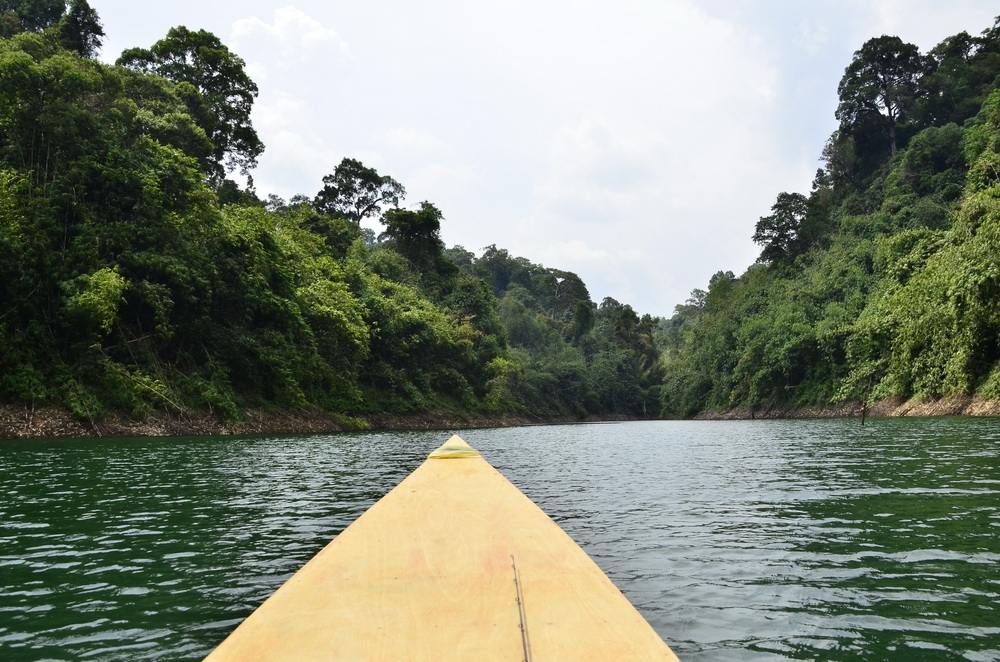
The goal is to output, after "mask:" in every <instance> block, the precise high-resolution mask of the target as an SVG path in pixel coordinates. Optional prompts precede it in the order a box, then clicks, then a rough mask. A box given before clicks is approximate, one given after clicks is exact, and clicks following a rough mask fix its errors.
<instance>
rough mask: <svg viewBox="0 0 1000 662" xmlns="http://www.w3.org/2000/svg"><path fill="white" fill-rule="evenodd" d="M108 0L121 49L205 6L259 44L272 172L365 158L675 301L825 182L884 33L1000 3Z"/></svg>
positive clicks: (501, 229)
mask: <svg viewBox="0 0 1000 662" xmlns="http://www.w3.org/2000/svg"><path fill="white" fill-rule="evenodd" d="M91 2H92V4H93V5H94V7H95V8H96V9H97V10H98V12H99V13H100V15H101V18H102V20H103V22H104V26H105V31H106V32H107V34H108V36H107V39H106V41H105V46H104V50H103V57H104V59H106V60H112V61H113V60H114V59H115V58H116V57H117V55H118V54H119V53H120V52H121V51H122V49H124V48H127V47H130V46H148V45H150V44H152V43H153V42H154V41H156V40H157V39H159V38H160V37H162V36H163V35H164V34H165V33H166V31H167V29H168V28H169V27H170V26H173V25H180V24H183V25H187V26H188V27H190V28H206V29H208V30H211V31H213V32H215V33H216V34H218V35H219V36H220V37H221V38H222V39H223V40H224V41H225V42H226V43H227V44H228V45H229V46H230V48H232V49H233V50H235V51H236V52H237V53H239V54H240V55H241V56H242V57H243V58H244V59H245V60H246V61H247V64H248V69H249V71H250V74H251V76H252V77H253V78H254V80H255V81H256V82H257V84H258V86H259V87H260V97H259V98H258V100H257V103H256V105H255V107H254V114H253V120H254V124H255V126H256V127H257V131H258V133H259V134H260V136H261V138H262V139H263V141H264V143H265V145H266V146H267V150H266V151H265V153H264V155H263V157H262V158H261V160H260V167H259V168H258V169H257V171H256V172H255V173H254V180H255V182H256V185H257V190H258V193H260V194H262V195H266V194H268V193H277V194H278V195H281V196H283V197H288V196H291V195H293V194H295V193H305V194H308V195H310V196H312V195H313V194H315V192H316V191H317V190H319V188H320V186H321V182H320V180H321V178H322V176H323V175H324V174H326V173H328V172H330V171H331V170H332V169H333V167H334V165H336V163H338V162H339V161H340V159H341V158H343V157H344V156H353V157H356V158H360V159H361V160H362V161H364V162H365V163H367V164H369V165H372V166H374V167H376V168H377V169H378V170H380V171H381V172H383V173H385V174H389V175H392V176H393V177H395V178H396V179H398V180H399V181H401V182H402V183H403V184H404V185H405V186H406V188H407V190H408V192H409V196H408V203H409V204H416V203H418V202H419V201H421V200H430V201H432V202H434V203H435V204H437V205H438V206H439V207H440V208H441V209H442V210H443V212H444V215H445V222H444V225H443V236H444V239H445V241H446V242H447V243H448V244H449V245H451V244H462V245H464V246H466V247H467V248H469V249H471V250H475V251H476V252H477V253H478V252H479V250H480V249H481V248H482V247H483V246H485V245H487V244H491V243H496V244H497V245H498V246H501V247H505V248H508V249H509V250H511V252H513V253H515V254H517V255H523V256H525V257H528V258H529V259H531V260H533V261H536V262H541V263H543V264H545V265H547V266H553V267H559V268H563V269H568V270H572V271H576V272H577V273H579V274H580V276H581V277H582V278H583V279H584V281H585V282H586V283H587V285H588V286H589V287H590V290H591V295H592V296H593V297H594V298H595V299H596V300H598V301H599V300H600V299H601V298H603V297H604V296H613V297H615V298H617V299H619V300H621V301H623V302H627V303H631V304H633V306H635V307H636V308H637V309H638V310H640V311H642V312H650V313H654V314H661V315H662V314H669V313H670V312H671V311H672V309H673V306H674V305H675V304H677V303H679V302H681V301H683V300H684V299H685V298H686V297H687V294H688V293H689V292H690V290H691V289H693V288H695V287H704V285H705V284H706V282H707V281H708V278H709V277H710V276H711V274H712V273H714V272H715V271H717V270H719V269H731V270H733V271H735V272H737V273H739V272H741V271H743V269H745V268H746V267H747V266H748V265H749V264H750V263H751V262H752V261H753V260H754V258H755V257H756V255H757V252H758V251H757V248H756V246H754V245H753V243H752V242H751V241H750V235H751V234H752V232H753V226H754V223H755V222H756V220H757V218H758V217H759V216H761V215H762V214H765V213H766V212H767V211H768V209H769V207H770V205H771V204H772V202H773V201H774V198H775V196H776V195H777V193H778V192H780V191H800V192H803V193H805V192H808V189H809V184H810V182H811V180H812V176H813V174H814V173H815V171H816V168H817V167H818V166H819V162H818V157H819V154H820V150H821V149H822V146H823V143H824V141H825V140H826V138H827V136H828V135H829V134H830V132H831V131H832V130H833V128H834V124H835V123H834V119H833V110H834V107H835V105H836V87H837V82H838V81H839V79H840V76H841V74H842V73H843V70H844V67H845V66H846V65H847V63H848V62H849V60H850V57H851V53H852V52H853V51H854V50H856V49H857V48H858V47H859V46H860V45H861V44H862V43H863V42H864V41H865V40H866V39H867V38H869V37H872V36H877V35H880V34H896V35H899V36H900V37H902V38H903V39H904V40H907V41H911V42H913V43H916V44H917V45H919V46H920V47H921V49H925V50H926V49H927V48H930V47H932V46H933V45H935V44H936V43H938V42H939V41H940V40H941V38H943V37H945V36H948V35H951V34H954V33H955V32H959V31H961V30H966V31H969V32H972V33H979V32H981V31H982V30H983V29H985V28H986V27H988V26H989V25H992V23H993V15H994V14H995V13H998V10H997V5H996V3H995V2H993V1H973V0H969V1H964V2H963V1H957V0H950V1H949V2H940V1H937V0H886V1H882V2H862V1H847V0H838V1H829V2H819V1H816V2H800V1H797V0H795V1H787V2H781V1H777V0H771V1H768V0H758V1H749V0H744V1H739V0H728V1H723V0H718V1H708V2H688V1H683V0H660V1H653V0H648V1H638V0H635V1H633V0H618V1H617V2H608V1H607V0H604V1H603V2H599V3H597V2H587V1H580V0H572V1H566V2H544V1H542V0H535V1H533V2H522V1H520V0H513V1H511V0H506V1H504V2H489V3H487V2H480V3H472V2H458V1H454V2H449V1H428V0H421V1H420V2H412V1H399V2H375V1H371V2H357V1H355V2H321V1H319V0H297V1H294V2H291V3H284V2H277V3H276V2H265V1H263V0H242V1H239V2H229V1H208V2H206V1H205V0H201V1H197V2H196V1H194V0H171V1H170V2H161V3H136V2H135V1H134V0H91ZM139 7H141V11H138V8H139Z"/></svg>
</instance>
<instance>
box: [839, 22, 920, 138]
mask: <svg viewBox="0 0 1000 662" xmlns="http://www.w3.org/2000/svg"><path fill="white" fill-rule="evenodd" d="M926 67H927V65H926V60H925V59H924V58H923V57H922V56H921V55H920V51H919V49H917V47H916V46H914V45H913V44H907V43H905V42H903V40H902V39H900V38H899V37H889V36H884V35H883V36H881V37H875V38H873V39H869V40H868V41H866V42H865V44H864V45H863V46H862V47H861V49H860V50H858V51H856V52H855V53H854V59H853V60H852V61H851V63H850V64H849V65H848V66H847V70H846V71H845V72H844V76H843V78H841V79H840V85H839V86H838V87H837V94H838V95H839V97H840V104H839V105H838V106H837V113H836V116H837V119H838V120H840V123H841V126H854V125H857V124H859V123H860V122H861V121H862V119H863V118H864V117H865V116H867V115H877V116H880V117H882V118H883V119H884V121H885V126H886V128H887V131H888V138H889V151H890V153H891V154H895V153H896V148H897V145H896V142H897V141H896V130H897V127H898V126H899V125H900V124H902V123H903V122H906V121H907V120H908V119H909V117H910V113H911V112H912V110H913V108H914V106H915V103H916V99H917V94H918V91H919V79H920V75H921V74H922V73H923V72H924V71H925V70H926Z"/></svg>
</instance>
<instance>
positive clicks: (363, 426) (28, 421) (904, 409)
mask: <svg viewBox="0 0 1000 662" xmlns="http://www.w3.org/2000/svg"><path fill="white" fill-rule="evenodd" d="M861 410H862V408H861V403H858V402H852V403H845V404H839V405H827V406H814V407H772V408H768V409H757V410H751V409H750V408H748V407H736V408H733V409H729V410H726V411H708V412H702V413H700V414H698V415H696V416H695V417H694V418H695V419H696V420H716V421H723V420H753V419H778V418H848V417H854V418H856V417H859V416H861ZM866 416H871V417H882V416H885V417H892V416H1000V400H987V399H985V398H979V397H975V396H948V397H944V398H938V399H933V400H918V399H910V400H907V399H905V398H887V399H885V400H880V401H878V402H876V403H874V404H872V405H870V406H869V407H868V410H867V412H866ZM627 420H635V419H632V418H629V417H627V416H613V417H588V418H575V417H532V416H514V415H475V414H472V415H460V414H454V413H425V414H410V415H384V416H371V417H367V418H351V417H346V416H338V415H335V414H331V413H329V412H325V411H322V410H319V409H316V410H298V411H289V410H262V409H250V410H247V411H246V412H244V416H243V418H242V420H239V421H223V420H220V419H218V418H217V417H216V416H214V415H212V414H211V413H209V412H187V413H184V414H164V413H155V414H150V415H148V416H145V417H143V418H138V419H137V418H129V417H125V416H116V415H112V416H107V417H104V418H102V419H100V420H98V421H93V422H91V421H81V420H79V419H78V418H75V417H74V416H72V415H71V414H70V413H69V411H67V410H66V409H64V408H62V407H54V406H48V405H47V406H43V407H36V408H32V407H30V406H27V405H12V404H0V439H10V438H15V439H18V438H20V439H23V438H46V437H176V436H208V435H266V434H320V433H324V432H348V431H357V430H454V429H462V428H499V427H516V426H521V425H552V424H565V423H595V422H600V421H627Z"/></svg>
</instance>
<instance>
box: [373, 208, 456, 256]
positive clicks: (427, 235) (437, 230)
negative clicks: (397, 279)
mask: <svg viewBox="0 0 1000 662" xmlns="http://www.w3.org/2000/svg"><path fill="white" fill-rule="evenodd" d="M441 219H442V214H441V210H440V209H438V208H437V207H435V206H434V205H432V204H431V203H429V202H421V203H420V209H418V210H416V211H412V210H409V209H390V210H388V211H386V213H385V216H384V217H383V223H385V231H384V232H383V233H382V234H381V235H380V238H381V239H388V240H390V241H392V242H393V244H394V245H395V247H396V250H398V251H399V252H400V254H402V255H403V256H404V257H406V258H407V259H408V260H410V262H412V263H413V264H414V265H415V266H417V267H418V268H421V269H425V270H426V269H430V268H432V267H433V266H434V265H435V264H436V263H437V261H438V260H439V259H440V258H441V253H442V251H443V250H444V244H443V243H442V242H441Z"/></svg>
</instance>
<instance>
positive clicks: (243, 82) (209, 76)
mask: <svg viewBox="0 0 1000 662" xmlns="http://www.w3.org/2000/svg"><path fill="white" fill-rule="evenodd" d="M118 65H119V66H123V67H127V68H129V69H133V70H135V71H139V72H142V73H146V74H155V75H157V76H162V77H163V78H166V79H167V80H170V81H172V82H174V83H177V84H178V87H177V92H178V94H179V95H180V96H181V97H182V98H183V99H184V100H185V101H186V103H187V106H188V112H189V113H190V115H191V117H192V118H193V119H194V120H195V122H197V123H198V125H199V126H200V127H201V128H202V129H204V131H205V134H206V135H207V136H208V138H209V140H210V141H211V142H212V146H213V149H212V170H213V172H212V176H213V177H214V178H216V179H219V180H221V178H222V176H223V173H224V172H225V171H231V170H233V169H239V170H240V171H241V172H243V173H248V172H249V171H250V170H252V169H253V168H254V166H256V164H257V157H259V156H260V155H261V153H263V151H264V144H263V143H262V142H261V140H260V138H259V137H258V136H257V131H256V130H255V129H254V128H253V124H252V123H251V120H250V111H251V110H252V109H253V103H254V100H255V99H256V98H257V85H256V83H254V82H253V81H252V80H251V79H250V77H249V76H248V75H247V73H246V63H245V62H244V61H243V59H242V58H240V57H239V56H238V55H236V54H235V53H233V52H232V51H230V50H229V48H227V47H226V45H225V44H223V43H222V41H221V40H220V39H219V38H218V37H216V36H215V35H214V34H212V33H211V32H208V31H206V30H197V31H195V30H189V29H188V28H186V27H184V26H183V25H181V26H177V27H174V28H171V29H170V30H169V31H168V32H167V36H166V37H165V38H163V39H161V40H160V41H158V42H156V43H155V44H153V45H152V46H151V47H150V48H129V49H127V50H125V51H124V52H123V53H122V54H121V57H119V58H118Z"/></svg>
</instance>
